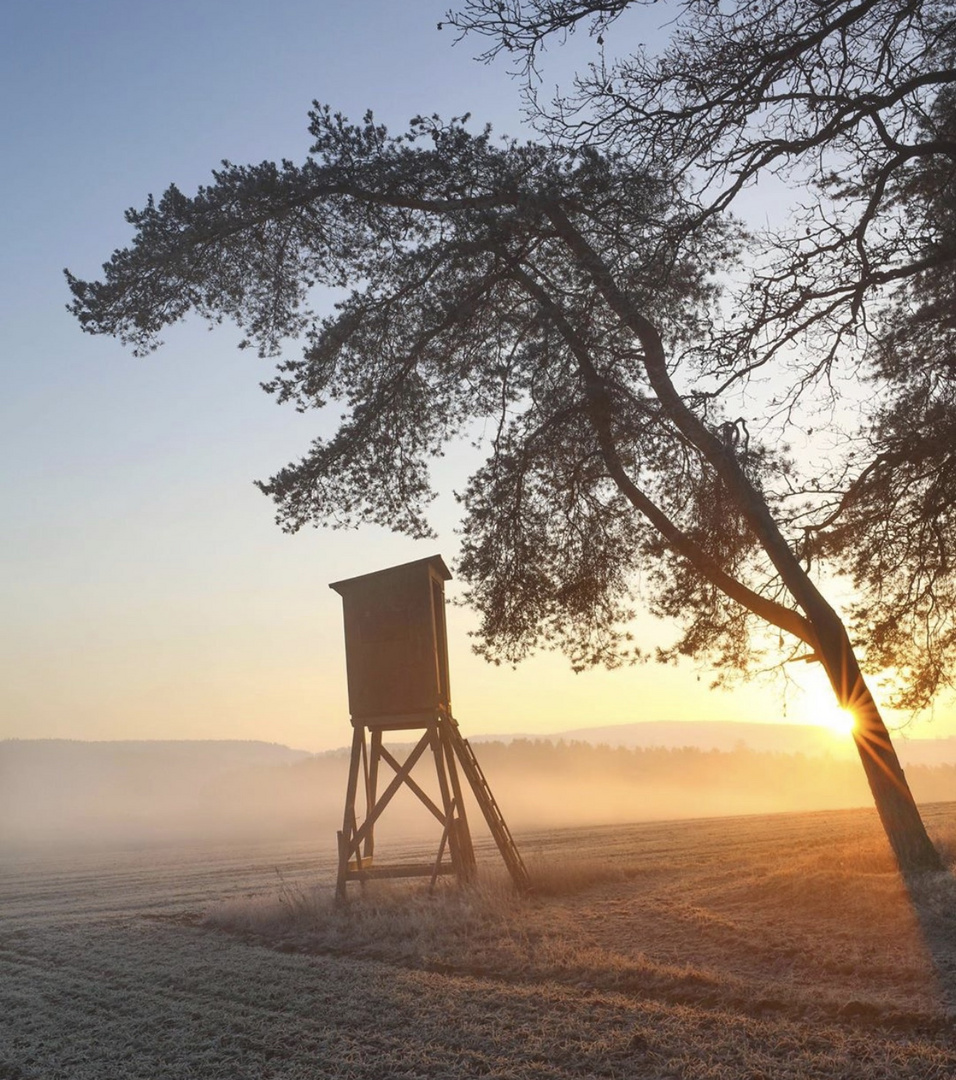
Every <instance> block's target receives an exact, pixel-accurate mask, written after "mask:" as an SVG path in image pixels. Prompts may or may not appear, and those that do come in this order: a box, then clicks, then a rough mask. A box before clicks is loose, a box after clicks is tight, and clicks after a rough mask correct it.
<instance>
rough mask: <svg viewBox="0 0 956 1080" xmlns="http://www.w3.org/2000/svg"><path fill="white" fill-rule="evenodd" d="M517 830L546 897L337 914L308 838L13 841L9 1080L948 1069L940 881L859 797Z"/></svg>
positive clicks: (3, 1016)
mask: <svg viewBox="0 0 956 1080" xmlns="http://www.w3.org/2000/svg"><path fill="white" fill-rule="evenodd" d="M924 813H925V817H926V819H927V822H928V825H929V827H930V830H931V833H932V834H933V835H934V837H935V838H937V839H938V840H940V841H942V843H943V845H944V848H945V847H947V846H948V847H950V848H952V846H953V838H956V804H945V805H936V806H931V807H927V808H924ZM518 840H519V843H520V844H521V846H522V850H523V852H524V854H525V857H526V861H527V862H528V863H529V866H530V867H531V869H532V873H533V875H534V876H535V877H536V879H537V881H538V883H539V888H538V895H537V896H536V897H535V898H534V899H531V900H522V899H519V898H516V897H514V896H513V895H512V894H511V893H510V891H509V889H508V888H507V886H506V884H505V883H504V882H503V881H502V880H501V878H500V875H499V874H498V872H497V868H496V860H495V858H494V852H493V850H492V849H490V848H488V847H487V844H485V845H484V846H483V848H482V855H483V860H482V869H483V874H482V884H481V885H480V886H479V887H478V888H477V889H476V890H474V891H467V892H464V893H460V892H458V891H457V890H455V889H453V888H452V889H448V888H444V889H439V890H438V891H437V892H436V894H434V895H429V894H428V893H427V892H426V891H425V890H424V889H423V887H422V886H421V885H420V884H414V885H412V886H402V887H398V886H394V887H387V885H386V884H385V883H382V887H381V888H372V887H369V888H368V889H367V890H366V891H365V893H364V894H362V893H361V892H360V890H356V892H355V894H354V898H353V900H352V901H351V902H350V904H349V906H348V909H347V910H345V911H343V910H339V909H336V908H335V907H334V906H333V905H332V904H331V902H330V897H331V881H332V870H333V866H332V853H331V850H330V849H329V848H328V847H327V846H325V847H319V846H318V845H317V844H311V843H304V842H290V843H284V844H270V845H258V846H254V847H241V846H236V845H232V846H221V847H212V846H202V845H193V846H188V847H180V848H164V847H161V846H153V847H151V848H145V849H141V850H138V851H130V850H119V849H116V850H112V851H103V850H100V851H93V850H87V851H80V850H77V851H73V852H70V853H65V852H62V851H61V852H55V851H52V850H47V851H45V852H36V851H34V852H32V853H26V852H19V853H17V852H6V853H4V855H3V868H2V871H0V1080H27V1078H43V1080H55V1078H64V1080H67V1078H68V1080H92V1078H97V1080H100V1078H117V1080H121V1078H124V1080H125V1078H129V1080H136V1078H144V1080H145V1078H150V1080H154V1078H159V1077H176V1078H186V1077H201V1078H206V1077H209V1078H219V1077H223V1078H225V1077H229V1078H253V1077H255V1078H267V1077H274V1078H280V1077H282V1078H290V1080H292V1078H300V1077H302V1078H305V1077H308V1078H317V1077H343V1078H344V1077H349V1078H363V1080H364V1078H369V1080H371V1078H384V1077H429V1078H432V1077H435V1078H437V1077H449V1078H451V1077H472V1076H486V1077H508V1078H515V1080H523V1078H532V1077H534V1078H542V1080H543V1078H548V1080H552V1078H553V1080H558V1078H564V1077H622V1078H623V1077H629V1078H630V1077H633V1078H644V1077H647V1078H652V1077H653V1078H658V1077H660V1078H664V1077H674V1078H688V1080H690V1078H693V1080H698V1078H700V1080H703V1078H714V1080H716V1078H721V1080H723V1078H727V1080H730V1078H734V1080H744V1078H754V1080H756V1078H766V1080H788V1078H797V1077H801V1078H802V1077H827V1078H838V1077H854V1078H855V1077H859V1078H861V1080H862V1078H864V1077H865V1078H867V1080H883V1078H886V1080H889V1078H894V1080H896V1078H913V1080H917V1078H918V1080H932V1078H945V1080H952V1078H956V1008H954V1005H956V902H954V901H956V881H954V878H953V877H952V875H951V874H946V875H938V876H934V877H932V878H930V879H928V880H926V881H924V882H922V883H920V884H919V885H917V886H913V887H911V888H910V889H909V890H908V889H907V888H906V886H905V885H904V883H903V882H902V881H901V879H900V877H899V875H898V874H897V873H896V872H895V870H894V868H893V865H892V862H891V859H890V857H889V854H888V852H887V850H886V847H885V842H884V841H883V839H882V836H881V834H880V831H879V826H878V824H877V822H876V818H875V814H873V813H872V812H870V811H856V810H854V811H839V812H825V813H819V814H804V815H791V814H781V815H774V816H768V817H754V818H734V819H711V820H706V821H684V822H679V823H673V824H661V823H653V824H643V825H631V826H614V827H613V828H606V829H587V830H562V831H559V832H550V833H535V834H527V835H524V836H519V837H518ZM479 846H481V845H479Z"/></svg>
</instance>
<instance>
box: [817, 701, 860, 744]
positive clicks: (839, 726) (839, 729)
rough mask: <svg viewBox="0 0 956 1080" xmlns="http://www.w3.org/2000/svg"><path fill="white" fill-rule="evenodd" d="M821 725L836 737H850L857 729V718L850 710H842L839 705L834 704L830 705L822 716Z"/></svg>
mask: <svg viewBox="0 0 956 1080" xmlns="http://www.w3.org/2000/svg"><path fill="white" fill-rule="evenodd" d="M819 723H820V725H821V726H822V727H825V728H828V729H829V730H830V731H832V732H833V734H834V735H840V736H848V735H852V734H853V732H854V730H855V728H856V717H855V716H854V715H853V713H852V712H850V710H849V709H841V708H840V706H839V705H837V704H835V703H833V704H830V705H829V707H828V708H827V710H826V712H825V714H824V715H821V717H820V720H819Z"/></svg>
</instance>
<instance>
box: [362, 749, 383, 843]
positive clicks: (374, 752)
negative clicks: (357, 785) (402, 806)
mask: <svg viewBox="0 0 956 1080" xmlns="http://www.w3.org/2000/svg"><path fill="white" fill-rule="evenodd" d="M371 744H372V745H371V751H370V753H369V763H368V773H367V774H366V777H365V807H366V811H365V816H366V818H368V817H369V816H370V815H371V813H372V810H373V809H374V808H375V800H376V799H377V798H378V763H379V762H380V761H381V760H382V732H381V730H380V729H375V730H374V731H372V733H371ZM374 852H375V830H374V827H373V828H372V829H369V831H368V835H367V836H366V837H365V844H364V850H363V854H364V856H365V858H366V859H371V858H372V855H373V854H374Z"/></svg>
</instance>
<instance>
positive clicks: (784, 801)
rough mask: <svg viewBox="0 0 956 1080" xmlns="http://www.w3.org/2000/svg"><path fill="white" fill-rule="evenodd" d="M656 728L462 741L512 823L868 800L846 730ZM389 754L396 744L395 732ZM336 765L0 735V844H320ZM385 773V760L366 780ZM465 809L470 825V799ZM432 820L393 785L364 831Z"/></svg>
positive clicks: (950, 780) (922, 766)
mask: <svg viewBox="0 0 956 1080" xmlns="http://www.w3.org/2000/svg"><path fill="white" fill-rule="evenodd" d="M654 727H655V725H652V724H648V725H622V726H621V727H620V728H619V729H601V730H600V732H599V733H598V737H599V738H600V739H601V744H599V745H595V744H593V743H589V742H583V741H578V740H570V741H569V740H565V739H559V740H557V741H550V740H531V739H524V738H515V739H513V740H511V741H510V742H507V743H505V742H496V741H478V740H476V741H475V744H474V745H475V751H476V753H477V755H478V758H479V761H480V762H481V765H482V767H483V769H484V772H485V774H486V776H487V778H488V780H489V783H490V784H491V787H492V790H493V791H494V793H495V796H496V797H497V800H498V802H499V804H500V806H501V809H502V811H503V812H504V814H505V817H506V819H507V821H508V823H509V825H510V826H511V828H512V829H513V830H522V829H531V828H533V829H539V828H549V827H556V828H557V827H568V826H572V827H573V826H576V825H603V824H613V823H617V822H636V821H654V820H670V819H681V818H694V817H714V816H722V815H737V814H758V813H773V812H777V811H791V810H798V811H799V810H822V809H839V808H850V807H855V806H868V805H871V799H870V795H869V791H868V789H867V786H866V782H865V779H864V776H863V772H862V769H861V768H860V765H859V762H858V761H857V760H856V759H855V753H854V751H853V747H852V744H850V743H849V741H847V742H846V743H845V744H840V743H837V742H835V741H834V740H833V739H832V738H831V737H830V736H827V735H826V734H825V733H824V736H823V741H821V740H820V738H819V733H816V732H813V731H812V730H810V731H809V733H808V730H807V729H799V728H796V726H794V731H792V732H788V733H787V737H788V738H789V739H790V740H791V746H793V745H795V746H799V747H801V750H799V751H791V752H784V751H780V750H778V751H770V750H767V749H753V748H751V746H750V745H749V744H748V742H747V741H745V739H744V738H742V737H741V736H742V735H746V736H748V739H749V738H754V737H757V736H755V735H754V732H752V731H749V730H748V729H756V728H759V727H761V725H745V724H741V725H733V724H714V725H704V724H700V725H693V727H694V728H696V729H699V728H710V729H711V736H710V737H711V741H712V742H715V743H716V744H717V745H718V746H727V747H730V748H728V749H717V748H705V747H701V746H679V745H670V746H667V745H663V746H662V745H657V746H655V745H634V744H635V741H638V742H639V740H640V739H645V740H646V739H653V738H657V739H659V740H660V741H664V740H665V739H666V738H670V739H674V738H676V737H678V735H675V733H674V732H673V731H672V730H670V729H674V728H676V727H677V725H660V726H658V728H657V730H656V732H652V731H651V729H653V728H654ZM641 728H646V729H647V730H643V731H641V730H637V729H641ZM718 729H719V730H718ZM575 734H578V733H575ZM678 734H679V733H678ZM687 734H688V735H696V732H692V731H688V732H687ZM759 737H763V738H765V739H766V737H767V736H765V735H763V736H759ZM777 738H778V739H779V738H780V736H779V734H778V736H777ZM614 741H617V742H618V743H620V744H621V745H616V746H615V745H611V743H613V742H614ZM953 743H954V740H922V741H921V743H919V744H917V743H905V742H904V743H901V756H902V757H903V759H904V762H906V761H910V762H911V763H910V764H908V767H907V776H908V778H909V781H910V784H911V786H912V788H913V791H914V794H915V796H916V798H917V800H918V801H920V802H939V801H946V800H951V799H956V764H954V762H956V746H954V745H951V744H953ZM758 745H760V744H759V743H758ZM396 753H397V755H398V756H399V757H403V756H404V755H403V753H402V745H401V744H400V745H399V746H398V748H397V749H396ZM931 762H939V764H930V763H931ZM430 766H431V762H430V758H429V757H428V756H427V755H426V757H425V758H423V760H422V761H421V762H419V764H418V765H417V766H416V769H415V772H414V776H415V777H416V779H417V780H418V781H419V782H420V783H421V784H422V785H423V787H425V789H426V790H430V789H431V784H430V780H431V778H432V776H433V773H434V770H433V769H432V768H431V767H430ZM347 769H348V753H347V751H345V750H341V751H335V752H331V753H326V754H319V755H310V754H307V753H305V752H303V751H296V750H291V749H289V748H288V747H284V746H279V745H276V744H269V743H262V742H230V741H221V742H219V741H208V742H203V741H197V742H134V741H129V742H100V743H95V742H90V743H85V742H73V741H67V740H7V741H3V742H0V844H2V845H6V846H11V845H13V846H20V845H30V844H35V843H43V844H51V843H52V844H56V843H66V844H97V843H140V842H164V841H177V842H179V841H182V840H190V839H195V840H203V839H235V840H242V839H256V840H261V839H270V838H285V837H297V836H301V837H315V838H316V839H319V840H326V839H327V841H328V843H329V845H332V844H333V843H334V837H335V832H336V830H337V829H339V828H340V827H341V818H342V809H343V804H344V798H345V784H346V774H347ZM389 779H390V773H388V771H387V770H385V772H384V773H383V776H382V779H381V781H380V790H381V788H382V787H383V786H384V785H385V784H387V783H388V780H389ZM469 818H470V821H471V825H472V828H473V829H474V831H475V832H476V833H478V834H481V833H482V832H483V830H484V823H483V822H482V821H481V817H480V814H479V813H478V811H477V808H476V807H475V806H474V805H472V806H471V808H470V812H469ZM435 829H436V826H435V823H434V821H433V820H432V819H431V818H430V816H429V815H428V814H427V812H426V811H425V810H424V809H423V808H422V807H421V805H420V804H419V803H418V802H417V800H415V798H414V797H413V796H412V795H411V793H409V792H408V791H407V790H402V791H400V792H399V793H398V795H396V797H395V799H394V801H393V803H392V804H391V805H390V806H389V807H388V809H387V811H386V813H385V814H384V815H383V817H382V819H381V821H380V823H379V825H378V826H377V828H376V835H377V837H378V838H379V842H380V843H387V842H389V840H393V839H401V838H404V837H417V836H422V837H424V836H427V835H430V834H432V833H433V832H434V831H435Z"/></svg>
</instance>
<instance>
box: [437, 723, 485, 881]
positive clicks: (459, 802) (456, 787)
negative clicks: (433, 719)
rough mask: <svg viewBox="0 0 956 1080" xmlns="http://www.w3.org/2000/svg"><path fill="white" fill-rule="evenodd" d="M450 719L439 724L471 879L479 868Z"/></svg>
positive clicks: (463, 854)
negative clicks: (469, 825) (457, 764)
mask: <svg viewBox="0 0 956 1080" xmlns="http://www.w3.org/2000/svg"><path fill="white" fill-rule="evenodd" d="M449 723H450V721H445V720H443V721H442V722H441V723H440V724H439V731H440V732H441V742H442V751H443V753H444V756H445V761H446V762H447V767H448V778H449V780H450V782H451V790H452V794H453V796H454V799H455V810H456V820H455V821H454V822H453V823H452V829H453V830H454V832H455V834H456V836H457V840H458V850H459V852H460V854H461V860H462V865H463V867H464V870H465V877H466V878H467V880H469V881H471V880H472V879H473V878H474V876H475V872H476V870H477V864H476V862H475V848H474V845H473V844H472V842H471V831H470V830H469V828H468V815H467V814H466V812H465V800H464V798H463V797H462V790H461V780H460V779H459V776H458V767H457V766H456V764H455V749H454V747H453V745H452V739H451V731H450V729H449Z"/></svg>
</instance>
